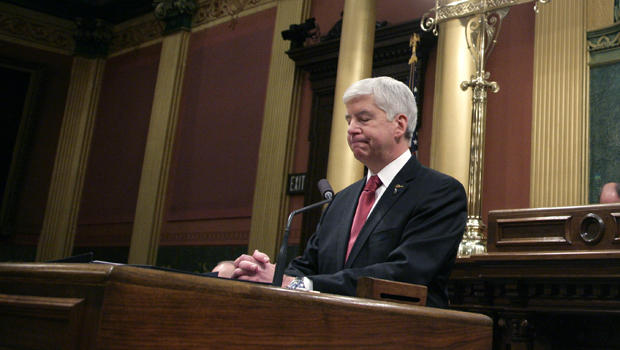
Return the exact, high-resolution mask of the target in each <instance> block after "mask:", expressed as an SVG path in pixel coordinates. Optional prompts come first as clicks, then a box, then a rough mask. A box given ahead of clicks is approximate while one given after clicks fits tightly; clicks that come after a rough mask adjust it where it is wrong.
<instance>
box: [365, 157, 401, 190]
mask: <svg viewBox="0 0 620 350" xmlns="http://www.w3.org/2000/svg"><path fill="white" fill-rule="evenodd" d="M409 158H411V152H410V151H409V149H407V150H406V151H405V152H403V154H401V155H400V156H399V157H398V158H396V159H394V160H393V161H391V162H390V164H388V165H386V166H384V167H383V169H381V170H379V172H378V173H377V174H373V173H372V172H371V171H370V169H368V174H367V175H366V181H368V179H369V178H370V177H371V176H372V175H377V176H379V180H381V183H382V186H385V187H388V186H389V185H390V183H391V182H392V180H393V179H394V178H395V177H396V174H398V172H399V171H400V169H402V168H403V167H404V166H405V164H406V163H407V162H408V161H409Z"/></svg>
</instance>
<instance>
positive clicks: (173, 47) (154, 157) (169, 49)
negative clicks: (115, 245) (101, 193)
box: [128, 0, 196, 265]
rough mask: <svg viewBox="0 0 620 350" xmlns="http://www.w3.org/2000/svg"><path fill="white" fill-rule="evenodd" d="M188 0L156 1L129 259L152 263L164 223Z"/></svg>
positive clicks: (189, 7) (191, 7) (189, 12)
mask: <svg viewBox="0 0 620 350" xmlns="http://www.w3.org/2000/svg"><path fill="white" fill-rule="evenodd" d="M195 11H196V5H195V3H194V1H193V0H176V1H173V0H159V1H157V7H156V8H155V16H156V17H157V18H158V19H160V20H163V21H164V22H166V28H165V30H164V33H165V34H168V36H166V37H164V39H163V42H162V48H161V56H160V60H159V70H158V72H157V82H156V83H155V93H154V96H153V107H152V110H151V121H150V124H149V131H148V134H147V140H146V149H145V153H144V161H143V163H142V175H141V177H140V187H139V189H138V201H137V204H136V214H135V218H134V224H133V231H132V234H131V245H130V247H129V259H128V262H129V263H130V264H146V265H155V263H156V262H157V249H158V247H159V236H160V233H161V229H162V226H163V222H164V214H165V213H164V209H165V207H164V204H165V202H166V195H167V190H168V175H169V172H170V161H171V157H172V148H173V144H174V136H175V134H176V126H177V120H178V116H179V101H180V99H181V86H182V82H183V76H184V73H185V60H186V57H187V46H188V42H189V37H190V33H189V30H190V24H191V17H192V14H193V13H194V12H195Z"/></svg>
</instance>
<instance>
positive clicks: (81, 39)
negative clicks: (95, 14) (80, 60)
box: [73, 18, 112, 58]
mask: <svg viewBox="0 0 620 350" xmlns="http://www.w3.org/2000/svg"><path fill="white" fill-rule="evenodd" d="M75 23H76V25H77V28H76V30H75V34H74V36H73V38H74V39H75V50H74V51H73V53H74V54H75V55H77V56H82V57H86V58H105V57H106V56H107V55H108V50H109V47H110V43H111V42H112V27H111V25H110V24H109V23H107V22H105V21H104V20H101V19H97V18H78V19H76V21H75Z"/></svg>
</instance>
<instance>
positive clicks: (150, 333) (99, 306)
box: [0, 263, 492, 350]
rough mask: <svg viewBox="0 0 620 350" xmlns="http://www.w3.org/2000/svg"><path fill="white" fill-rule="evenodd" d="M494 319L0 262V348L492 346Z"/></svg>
mask: <svg viewBox="0 0 620 350" xmlns="http://www.w3.org/2000/svg"><path fill="white" fill-rule="evenodd" d="M491 338H492V323H491V320H490V319H489V318H488V317H486V316H484V315H479V314H472V313H465V312H459V311H453V310H440V309H434V308H428V307H420V306H410V305H405V304H397V303H391V302H383V301H374V300H368V299H361V298H351V297H343V296H336V295H330V294H320V293H313V292H298V291H291V290H286V289H281V288H275V287H271V286H266V285H259V284H253V283H244V282H239V281H229V280H223V279H217V278H208V277H203V276H196V275H190V274H182V273H173V272H166V271H158V270H149V269H143V268H137V267H130V266H111V265H99V264H9V263H3V264H0V348H11V349H14V348H17V349H80V350H81V349H131V348H134V349H167V350H168V349H218V348H221V349H240V348H244V349H248V348H258V349H264V348H288V349H291V348H312V349H332V348H333V349H344V348H351V349H353V348H354V349H364V348H368V349H371V348H372V349H375V348H376V349H379V348H381V349H396V348H398V349H402V348H413V347H415V348H420V349H422V348H423V349H489V348H490V347H491Z"/></svg>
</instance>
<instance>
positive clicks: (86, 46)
mask: <svg viewBox="0 0 620 350" xmlns="http://www.w3.org/2000/svg"><path fill="white" fill-rule="evenodd" d="M110 39H111V31H110V29H109V28H108V27H107V26H106V25H105V23H103V22H101V21H96V20H81V21H78V29H77V32H76V35H75V41H76V47H75V53H76V55H82V56H86V57H88V58H85V57H80V56H76V57H75V58H74V59H73V66H72V68H71V81H70V83H69V90H68V92H67V100H66V104H65V112H64V116H63V121H62V125H61V129H60V136H59V139H58V147H57V149H56V160H55V162H54V169H53V171H52V179H51V183H50V189H49V194H48V198H47V206H46V208H45V215H44V218H43V227H42V229H41V236H40V237H39V243H38V245H37V256H36V260H37V261H48V260H54V259H61V258H64V257H67V256H70V255H71V254H72V251H73V242H74V239H75V232H76V229H77V218H78V212H79V208H80V200H81V198H82V188H83V185H84V175H85V173H86V165H87V161H88V155H89V150H90V144H91V139H92V132H93V126H94V123H95V115H96V113H97V105H98V102H99V91H100V88H101V79H102V77H103V70H104V67H105V60H104V59H103V58H98V57H104V56H105V54H106V53H107V47H108V45H109V42H110Z"/></svg>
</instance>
